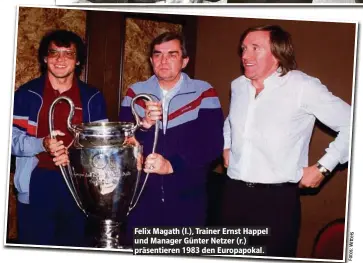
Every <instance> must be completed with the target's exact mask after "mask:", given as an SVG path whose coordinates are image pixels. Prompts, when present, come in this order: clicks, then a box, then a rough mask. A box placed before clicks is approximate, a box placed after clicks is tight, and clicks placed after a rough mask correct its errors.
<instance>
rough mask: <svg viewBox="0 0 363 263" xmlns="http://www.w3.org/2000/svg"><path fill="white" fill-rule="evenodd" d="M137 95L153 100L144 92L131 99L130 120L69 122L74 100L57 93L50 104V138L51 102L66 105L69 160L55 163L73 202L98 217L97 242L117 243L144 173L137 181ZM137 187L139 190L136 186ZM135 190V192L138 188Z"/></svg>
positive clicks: (139, 151)
mask: <svg viewBox="0 0 363 263" xmlns="http://www.w3.org/2000/svg"><path fill="white" fill-rule="evenodd" d="M139 98H144V99H146V100H149V101H152V98H151V97H150V96H149V95H147V94H139V95H137V96H136V97H134V98H133V100H132V102H131V110H132V114H133V115H134V117H135V120H136V124H133V123H130V122H94V123H82V124H79V125H73V124H71V120H72V118H73V114H74V108H75V106H74V103H73V101H72V100H71V99H70V98H68V97H65V96H61V97H59V98H57V99H56V100H55V101H54V102H53V103H52V105H51V107H50V110H49V129H50V134H51V136H52V138H54V137H55V136H54V132H53V131H54V122H53V120H54V108H55V105H56V104H57V103H58V102H59V101H61V100H65V101H67V102H68V103H69V105H70V113H69V116H68V119H67V126H68V129H69V130H70V131H71V133H72V134H73V135H74V140H73V142H72V146H71V147H70V148H69V160H70V164H69V165H67V166H60V169H61V172H62V175H63V177H64V180H65V182H66V184H67V186H68V188H69V190H70V192H71V194H72V196H73V198H74V200H75V201H76V203H77V205H78V207H79V208H80V209H81V210H82V211H83V212H84V213H85V214H86V215H87V216H89V215H91V216H93V217H95V218H96V219H97V220H98V221H99V222H100V230H99V234H98V235H97V236H96V237H95V239H96V247H101V248H120V245H119V233H120V226H121V224H122V223H124V222H126V218H127V215H128V214H129V212H130V211H131V210H132V209H133V208H134V207H135V206H136V204H137V201H138V199H139V197H140V195H141V194H142V191H143V189H144V186H145V184H146V182H147V179H148V176H149V174H146V177H145V179H144V182H143V183H141V180H140V175H141V170H142V162H143V158H142V146H141V145H140V144H139V142H138V141H137V140H136V138H135V136H134V134H135V131H136V130H137V129H138V128H139V127H140V126H141V122H140V118H139V116H138V115H137V113H136V111H135V101H136V100H137V99H139ZM155 125H156V127H155V136H154V143H153V148H152V152H153V153H154V152H155V148H156V143H157V137H158V130H159V129H158V123H156V124H155ZM139 189H140V191H138V190H139ZM137 193H138V194H137Z"/></svg>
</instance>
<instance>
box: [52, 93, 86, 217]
mask: <svg viewBox="0 0 363 263" xmlns="http://www.w3.org/2000/svg"><path fill="white" fill-rule="evenodd" d="M61 100H65V101H67V102H68V104H69V106H70V108H71V110H70V112H69V115H68V118H67V126H68V129H69V130H70V131H71V132H72V133H73V134H74V135H75V136H76V137H77V136H78V133H77V131H76V129H75V128H74V127H73V126H72V124H71V123H72V122H71V121H72V118H73V115H74V109H75V106H74V103H73V101H72V100H71V99H70V98H68V97H66V96H60V97H58V98H56V99H55V100H54V101H53V103H52V105H51V106H50V109H49V134H50V137H51V138H52V139H55V137H56V136H55V134H54V108H55V105H56V104H57V103H58V102H59V101H61ZM71 144H72V143H71ZM59 168H60V170H61V173H62V175H63V178H64V181H65V182H66V185H67V187H68V189H69V191H70V192H71V194H72V196H73V199H74V201H75V202H76V204H77V206H78V207H79V208H80V209H81V210H82V211H83V213H85V214H86V215H87V213H86V210H85V209H84V208H83V206H82V203H81V200H80V198H79V197H78V195H77V192H76V188H75V186H74V184H73V181H72V179H71V178H72V176H73V171H72V168H71V166H70V164H67V166H65V167H64V166H62V165H60V166H59Z"/></svg>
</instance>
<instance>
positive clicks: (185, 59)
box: [182, 57, 189, 69]
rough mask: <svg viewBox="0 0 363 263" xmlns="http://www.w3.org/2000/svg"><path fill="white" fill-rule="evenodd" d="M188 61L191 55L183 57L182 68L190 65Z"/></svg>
mask: <svg viewBox="0 0 363 263" xmlns="http://www.w3.org/2000/svg"><path fill="white" fill-rule="evenodd" d="M188 62H189V57H185V58H183V65H182V69H184V68H185V67H186V66H187V65H188Z"/></svg>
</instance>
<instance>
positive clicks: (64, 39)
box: [38, 29, 86, 76]
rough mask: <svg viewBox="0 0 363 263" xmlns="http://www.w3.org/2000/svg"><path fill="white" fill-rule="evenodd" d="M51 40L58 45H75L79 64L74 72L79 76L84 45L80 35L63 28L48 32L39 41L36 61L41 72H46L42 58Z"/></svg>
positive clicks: (83, 56)
mask: <svg viewBox="0 0 363 263" xmlns="http://www.w3.org/2000/svg"><path fill="white" fill-rule="evenodd" d="M52 42H53V43H54V44H55V45H56V46H58V47H70V46H71V45H72V44H74V45H75V46H76V56H77V62H79V64H78V65H76V68H75V74H76V76H79V75H80V74H81V72H82V68H83V65H84V63H85V59H86V46H85V44H84V43H83V40H82V39H81V37H80V36H78V35H77V34H76V33H74V32H72V31H68V30H63V29H59V30H54V31H51V32H48V33H47V34H46V35H44V36H43V38H42V40H41V41H40V45H39V49H38V61H39V63H40V71H41V73H42V74H44V73H46V72H47V63H45V62H44V58H45V57H47V56H48V49H49V46H50V44H51V43H52Z"/></svg>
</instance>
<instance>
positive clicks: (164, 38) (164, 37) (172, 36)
mask: <svg viewBox="0 0 363 263" xmlns="http://www.w3.org/2000/svg"><path fill="white" fill-rule="evenodd" d="M172 40H178V41H179V43H180V48H181V50H182V57H183V58H186V57H188V52H187V49H186V45H185V38H184V36H183V35H180V34H178V33H175V32H165V33H162V34H161V35H159V36H157V37H156V38H154V40H153V41H152V42H151V44H150V57H152V55H153V53H154V49H155V46H156V45H160V44H162V43H165V42H168V41H172Z"/></svg>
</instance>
